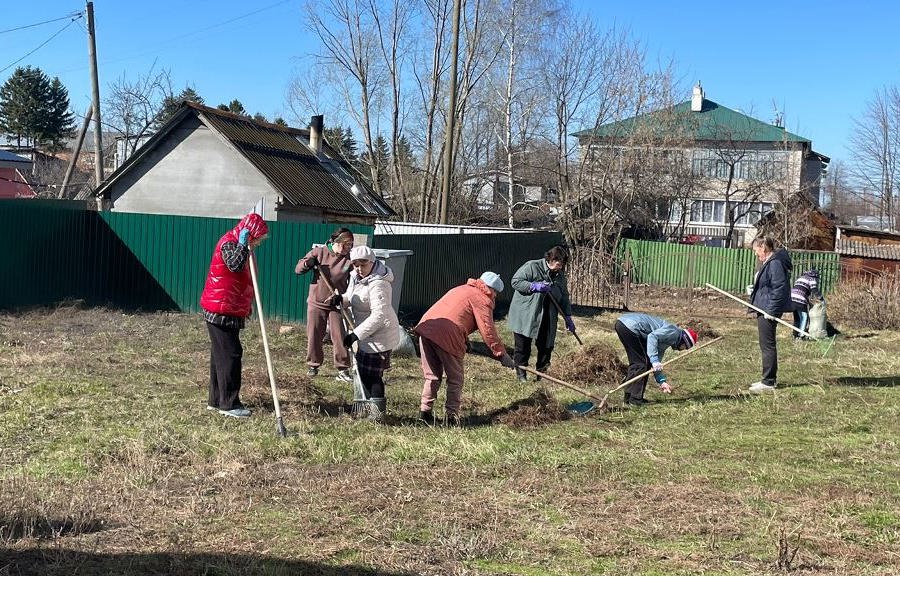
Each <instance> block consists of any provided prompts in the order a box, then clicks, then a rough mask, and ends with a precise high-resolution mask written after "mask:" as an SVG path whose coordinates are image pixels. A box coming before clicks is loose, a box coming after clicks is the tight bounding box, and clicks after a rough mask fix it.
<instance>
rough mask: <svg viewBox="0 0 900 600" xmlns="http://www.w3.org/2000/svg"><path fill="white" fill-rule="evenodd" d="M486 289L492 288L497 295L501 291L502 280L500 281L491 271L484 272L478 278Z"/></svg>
mask: <svg viewBox="0 0 900 600" xmlns="http://www.w3.org/2000/svg"><path fill="white" fill-rule="evenodd" d="M479 279H481V280H482V281H483V282H484V283H485V284H487V286H488V287H491V288H494V289H495V290H497V293H498V294H499V293H500V292H502V291H503V280H502V279H500V276H499V275H497V274H496V273H494V272H493V271H485V272H484V273H482V274H481V277H479Z"/></svg>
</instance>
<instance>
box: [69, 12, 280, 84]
mask: <svg viewBox="0 0 900 600" xmlns="http://www.w3.org/2000/svg"><path fill="white" fill-rule="evenodd" d="M293 1H294V0H281V1H280V2H275V3H273V4H269V5H267V6H263V7H262V8H258V9H256V10H253V11H250V12H248V13H244V14H242V15H238V16H236V17H232V18H231V19H228V20H226V21H221V22H219V23H214V24H212V25H207V26H206V27H201V28H200V29H195V30H194V31H189V32H187V33H183V34H181V35H177V36H175V37H171V38H168V39H165V40H162V41H161V42H160V43H159V44H157V45H155V46H151V47H148V48H147V49H146V50H142V51H139V52H138V53H137V54H131V55H128V56H121V57H119V58H113V59H110V60H102V61H100V65H109V64H113V63H117V62H122V61H126V60H132V59H135V58H140V57H142V56H147V55H148V54H153V53H154V52H158V51H160V50H163V49H166V48H169V47H171V46H173V45H174V42H179V41H181V40H183V39H185V38H190V37H192V36H196V35H198V34H201V33H205V32H207V31H210V30H212V29H216V28H219V27H223V26H225V25H229V24H231V23H234V22H235V21H240V20H241V19H246V18H247V17H252V16H253V15H256V14H259V13H261V12H265V11H267V10H271V9H273V8H276V7H278V6H281V5H283V4H288V3H289V2H293ZM84 68H85V67H77V68H73V69H67V70H65V71H61V72H63V73H67V72H70V71H80V70H82V69H84Z"/></svg>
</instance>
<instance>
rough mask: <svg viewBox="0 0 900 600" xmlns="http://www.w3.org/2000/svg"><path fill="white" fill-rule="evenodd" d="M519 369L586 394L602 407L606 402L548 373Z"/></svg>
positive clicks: (527, 368)
mask: <svg viewBox="0 0 900 600" xmlns="http://www.w3.org/2000/svg"><path fill="white" fill-rule="evenodd" d="M517 368H518V369H522V370H523V371H526V372H528V373H531V374H532V375H537V376H538V377H542V378H544V379H546V380H548V381H552V382H553V383H556V384H559V385H561V386H563V387H567V388H569V389H570V390H575V391H576V392H578V393H580V394H584V395H585V396H587V397H588V398H593V399H594V400H596V401H597V402H599V403H600V404H601V406H602V404H603V402H604V400H603V399H602V398H598V397H597V396H595V395H594V394H592V393H590V392H589V391H587V390H585V389H582V388H580V387H578V386H577V385H572V384H571V383H569V382H568V381H563V380H562V379H557V378H556V377H551V376H550V375H547V374H546V373H541V372H540V371H537V370H535V369H532V368H531V367H517Z"/></svg>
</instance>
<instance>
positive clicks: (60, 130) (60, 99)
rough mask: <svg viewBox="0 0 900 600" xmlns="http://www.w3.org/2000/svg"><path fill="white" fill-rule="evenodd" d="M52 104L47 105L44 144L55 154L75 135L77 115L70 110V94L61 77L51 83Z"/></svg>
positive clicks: (55, 78)
mask: <svg viewBox="0 0 900 600" xmlns="http://www.w3.org/2000/svg"><path fill="white" fill-rule="evenodd" d="M49 96H50V102H49V104H48V105H47V109H48V110H47V115H46V123H45V128H44V136H43V140H42V143H43V144H45V145H46V146H47V147H49V148H50V149H51V150H53V151H54V152H55V151H57V150H59V149H60V148H62V146H63V142H64V141H65V140H66V139H68V138H70V137H72V135H74V133H75V115H73V114H72V111H70V110H69V92H68V90H66V86H64V85H63V84H62V82H61V81H60V80H59V77H54V78H53V81H52V82H51V83H50V94H49Z"/></svg>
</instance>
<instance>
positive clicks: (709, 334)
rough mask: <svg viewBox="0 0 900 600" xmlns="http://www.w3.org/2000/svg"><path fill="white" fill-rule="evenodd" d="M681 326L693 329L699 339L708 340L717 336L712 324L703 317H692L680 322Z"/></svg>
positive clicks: (717, 333)
mask: <svg viewBox="0 0 900 600" xmlns="http://www.w3.org/2000/svg"><path fill="white" fill-rule="evenodd" d="M681 326H682V327H687V328H690V329H693V330H694V331H695V332H696V333H697V336H698V338H699V339H700V340H701V341H708V340H711V339H714V338H717V337H719V332H718V331H716V330H715V329H713V327H712V325H710V324H709V323H707V322H706V321H704V320H703V319H698V318H696V317H694V318H691V319H688V320H687V321H685V322H684V323H682V325H681Z"/></svg>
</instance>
